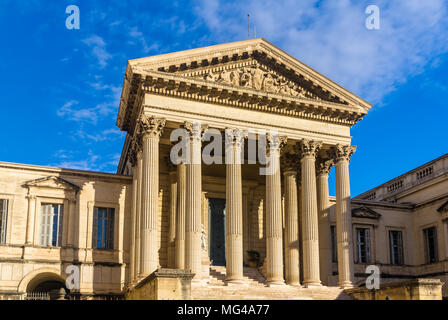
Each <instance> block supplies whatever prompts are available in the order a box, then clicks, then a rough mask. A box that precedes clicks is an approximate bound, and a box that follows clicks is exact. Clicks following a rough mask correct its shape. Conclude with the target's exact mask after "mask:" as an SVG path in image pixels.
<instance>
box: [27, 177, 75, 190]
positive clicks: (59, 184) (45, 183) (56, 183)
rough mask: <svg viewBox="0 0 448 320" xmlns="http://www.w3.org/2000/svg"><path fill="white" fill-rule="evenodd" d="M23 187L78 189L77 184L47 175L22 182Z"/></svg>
mask: <svg viewBox="0 0 448 320" xmlns="http://www.w3.org/2000/svg"><path fill="white" fill-rule="evenodd" d="M24 187H39V188H52V189H64V190H73V191H78V190H79V189H80V187H78V186H77V185H75V184H73V183H71V182H68V181H67V180H64V179H62V178H60V177H56V176H49V177H44V178H39V179H36V180H31V181H28V182H26V183H25V184H24Z"/></svg>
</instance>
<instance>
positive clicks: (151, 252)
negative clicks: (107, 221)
mask: <svg viewBox="0 0 448 320" xmlns="http://www.w3.org/2000/svg"><path fill="white" fill-rule="evenodd" d="M164 126H165V120H164V119H160V118H154V117H148V116H146V115H144V114H143V115H142V116H141V117H140V119H139V128H140V129H139V132H140V133H141V135H142V146H143V174H142V199H141V200H142V211H141V262H142V263H141V270H140V271H141V274H142V275H143V276H147V275H149V274H151V273H152V272H153V271H155V270H156V269H157V267H158V266H159V250H158V241H157V240H158V217H159V139H160V135H161V134H162V130H163V128H164Z"/></svg>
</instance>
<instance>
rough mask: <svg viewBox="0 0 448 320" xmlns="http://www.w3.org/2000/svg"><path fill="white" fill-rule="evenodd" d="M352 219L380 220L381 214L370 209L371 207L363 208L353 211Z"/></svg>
mask: <svg viewBox="0 0 448 320" xmlns="http://www.w3.org/2000/svg"><path fill="white" fill-rule="evenodd" d="M352 217H355V218H367V219H379V218H380V217H381V214H379V213H378V212H376V211H374V210H372V209H370V208H369V207H366V206H362V207H359V208H355V209H352Z"/></svg>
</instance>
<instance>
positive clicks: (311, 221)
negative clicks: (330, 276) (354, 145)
mask: <svg viewBox="0 0 448 320" xmlns="http://www.w3.org/2000/svg"><path fill="white" fill-rule="evenodd" d="M321 145H322V143H321V142H316V141H310V140H307V139H302V140H301V141H300V142H299V143H298V149H299V150H298V151H299V154H300V157H301V168H302V169H301V174H302V197H301V202H302V210H301V214H302V246H303V249H302V250H303V282H302V283H303V285H304V286H305V287H312V286H320V285H321V282H320V270H319V223H318V217H317V194H316V153H317V152H318V150H319V148H320V147H321Z"/></svg>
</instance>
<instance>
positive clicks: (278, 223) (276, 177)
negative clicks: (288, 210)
mask: <svg viewBox="0 0 448 320" xmlns="http://www.w3.org/2000/svg"><path fill="white" fill-rule="evenodd" d="M268 140H269V159H270V161H271V162H270V163H269V164H268V165H269V167H270V169H269V170H267V172H266V266H267V268H266V277H267V279H266V281H267V284H268V285H269V286H270V285H278V284H284V279H283V228H282V225H283V223H282V222H283V219H282V191H281V177H280V150H281V148H282V147H283V146H284V145H285V144H286V140H287V139H286V137H278V136H272V137H268Z"/></svg>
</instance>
